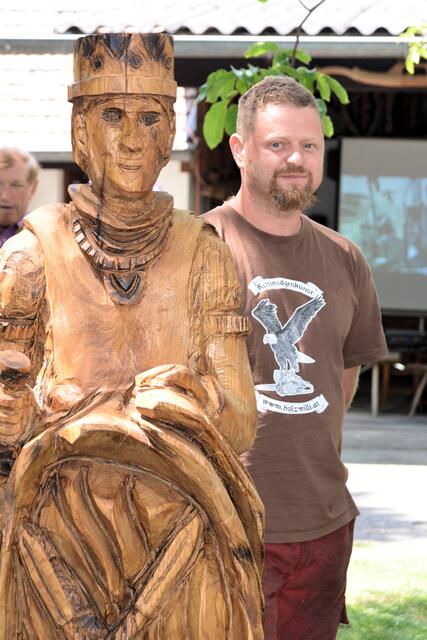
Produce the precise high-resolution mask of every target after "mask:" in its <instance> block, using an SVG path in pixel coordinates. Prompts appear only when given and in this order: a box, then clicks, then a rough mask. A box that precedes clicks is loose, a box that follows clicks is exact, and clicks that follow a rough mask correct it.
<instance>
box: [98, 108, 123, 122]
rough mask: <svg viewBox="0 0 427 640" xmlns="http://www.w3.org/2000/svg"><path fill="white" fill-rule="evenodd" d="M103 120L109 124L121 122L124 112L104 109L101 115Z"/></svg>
mask: <svg viewBox="0 0 427 640" xmlns="http://www.w3.org/2000/svg"><path fill="white" fill-rule="evenodd" d="M101 118H102V119H103V120H106V121H107V122H120V120H121V119H122V112H121V111H120V109H115V108H111V109H104V110H103V112H102V113H101Z"/></svg>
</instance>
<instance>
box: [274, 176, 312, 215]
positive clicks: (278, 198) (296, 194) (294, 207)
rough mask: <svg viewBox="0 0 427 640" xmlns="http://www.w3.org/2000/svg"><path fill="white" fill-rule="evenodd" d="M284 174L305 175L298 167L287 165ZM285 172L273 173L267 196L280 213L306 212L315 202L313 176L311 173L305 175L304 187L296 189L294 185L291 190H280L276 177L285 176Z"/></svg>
mask: <svg viewBox="0 0 427 640" xmlns="http://www.w3.org/2000/svg"><path fill="white" fill-rule="evenodd" d="M286 173H288V174H292V175H295V174H298V173H304V174H305V173H307V172H306V171H304V170H303V169H301V168H300V167H298V166H294V165H288V166H287V170H286ZM286 173H285V172H283V170H282V171H275V172H274V175H273V177H272V179H271V182H270V188H269V194H270V198H271V200H272V202H273V204H274V206H275V207H276V208H277V209H279V210H280V211H284V212H285V211H306V210H307V209H309V208H310V207H311V206H312V205H313V204H314V203H315V202H316V196H315V195H314V193H313V176H312V175H311V173H309V174H308V175H307V182H306V183H305V185H304V187H303V188H302V189H301V188H298V186H297V185H294V187H293V188H292V189H282V188H281V187H279V185H278V184H277V177H278V176H283V175H286Z"/></svg>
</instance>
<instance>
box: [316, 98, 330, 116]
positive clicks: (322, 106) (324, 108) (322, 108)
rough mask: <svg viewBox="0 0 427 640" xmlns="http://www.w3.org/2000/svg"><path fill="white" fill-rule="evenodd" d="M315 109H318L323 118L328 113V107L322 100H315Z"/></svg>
mask: <svg viewBox="0 0 427 640" xmlns="http://www.w3.org/2000/svg"><path fill="white" fill-rule="evenodd" d="M316 102H317V108H318V109H319V113H320V115H321V117H322V118H323V117H324V116H326V114H327V113H328V107H327V106H326V102H325V101H324V100H322V98H316Z"/></svg>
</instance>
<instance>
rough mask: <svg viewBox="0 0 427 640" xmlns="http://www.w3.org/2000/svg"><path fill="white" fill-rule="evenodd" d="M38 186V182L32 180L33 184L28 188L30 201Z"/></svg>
mask: <svg viewBox="0 0 427 640" xmlns="http://www.w3.org/2000/svg"><path fill="white" fill-rule="evenodd" d="M38 185H39V181H38V180H34V182H33V183H32V184H31V188H30V199H31V198H32V197H33V195H34V194H35V191H36V189H37V187H38Z"/></svg>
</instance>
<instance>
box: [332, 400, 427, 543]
mask: <svg viewBox="0 0 427 640" xmlns="http://www.w3.org/2000/svg"><path fill="white" fill-rule="evenodd" d="M343 459H344V462H345V463H346V466H347V468H348V470H349V480H348V487H349V489H350V491H351V493H352V495H353V497H354V499H355V501H356V503H357V505H358V507H359V510H360V511H361V515H360V516H359V518H357V521H356V530H355V538H356V540H376V541H390V542H410V541H414V542H415V540H419V541H421V540H422V539H423V538H424V540H425V545H426V553H427V496H426V494H427V414H425V413H424V414H423V415H418V416H416V417H415V418H408V417H407V416H405V415H403V414H395V413H393V414H382V415H379V416H378V417H373V416H371V415H370V413H368V412H367V411H360V410H355V411H350V412H349V414H348V415H347V418H346V425H345V431H344V449H343Z"/></svg>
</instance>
